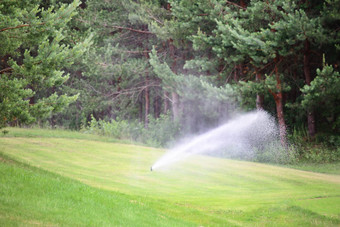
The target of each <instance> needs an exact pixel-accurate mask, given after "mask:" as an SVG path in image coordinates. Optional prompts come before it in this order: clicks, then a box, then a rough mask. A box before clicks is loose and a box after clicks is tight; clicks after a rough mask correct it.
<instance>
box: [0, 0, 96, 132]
mask: <svg viewBox="0 0 340 227" xmlns="http://www.w3.org/2000/svg"><path fill="white" fill-rule="evenodd" d="M42 3H43V2H42V1H29V2H27V1H7V0H6V1H2V2H1V3H0V21H1V24H0V40H1V41H0V42H1V43H0V45H1V48H0V58H1V65H0V66H1V68H0V81H1V84H0V86H1V89H0V101H1V102H0V127H4V126H5V125H6V124H7V123H10V122H14V123H15V122H17V123H32V122H34V121H36V120H37V119H44V118H46V117H48V116H50V115H51V114H52V113H56V112H60V111H61V110H62V109H63V108H65V107H66V106H68V105H69V103H71V102H74V101H75V100H76V99H77V95H73V96H68V95H67V94H62V93H60V91H59V90H58V89H59V88H60V86H61V85H62V84H64V83H65V82H66V81H67V80H68V78H69V75H68V74H67V73H65V72H64V69H66V68H67V67H70V66H71V65H72V64H73V62H74V60H75V59H76V58H77V57H79V56H80V55H82V53H84V51H85V50H86V48H87V47H88V46H89V45H90V40H89V39H87V40H85V41H83V42H80V43H77V44H75V45H72V46H70V45H68V44H67V43H66V42H65V40H66V38H65V37H66V36H67V35H68V33H67V29H66V28H67V24H68V22H69V21H70V20H71V18H72V17H73V16H74V15H75V13H76V8H77V7H78V5H79V4H80V2H79V1H74V2H72V3H71V4H69V5H64V4H62V5H60V7H58V8H54V7H50V8H42V7H41V6H42Z"/></svg>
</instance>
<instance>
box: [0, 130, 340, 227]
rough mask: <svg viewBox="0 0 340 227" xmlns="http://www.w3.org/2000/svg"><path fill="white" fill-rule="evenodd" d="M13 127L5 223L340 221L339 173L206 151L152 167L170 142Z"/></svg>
mask: <svg viewBox="0 0 340 227" xmlns="http://www.w3.org/2000/svg"><path fill="white" fill-rule="evenodd" d="M10 131H11V132H10V133H9V134H8V135H3V136H1V137H0V155H1V156H0V166H1V168H0V171H1V172H0V174H1V177H0V225H2V226H4V225H13V226H16V225H20V224H22V223H23V224H24V225H57V226H58V225H63V226H65V225H66V226H72V225H88V226H103V225H104V226H110V225H111V226H167V225H168V226H340V175H335V174H334V175H331V174H322V173H315V172H308V171H302V170H296V169H290V168H284V167H278V166H273V165H267V164H260V163H253V162H244V161H235V160H228V159H220V158H213V157H208V156H199V155H197V156H192V157H190V158H188V159H186V160H183V161H181V162H178V163H175V164H173V165H171V166H169V167H167V168H164V169H159V170H156V171H150V166H152V164H153V163H154V162H155V161H157V159H159V158H160V157H161V156H162V155H163V154H164V152H165V150H162V149H155V148H149V147H143V146H137V145H131V144H124V143H115V142H110V141H105V140H104V139H100V138H97V137H96V139H90V135H84V136H82V135H81V134H80V133H72V132H67V133H66V132H62V131H51V130H36V131H34V129H16V128H14V129H12V128H11V129H10ZM30 188H31V190H30ZM19 189H20V190H19ZM78 197H79V198H78ZM50 200H51V201H50ZM30 204H31V206H30ZM108 209H110V212H108V211H107V210H108ZM71 216H72V217H71Z"/></svg>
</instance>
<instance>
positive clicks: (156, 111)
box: [153, 94, 161, 118]
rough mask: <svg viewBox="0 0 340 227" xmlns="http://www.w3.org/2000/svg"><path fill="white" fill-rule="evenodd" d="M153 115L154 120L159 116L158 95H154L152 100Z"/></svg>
mask: <svg viewBox="0 0 340 227" xmlns="http://www.w3.org/2000/svg"><path fill="white" fill-rule="evenodd" d="M153 114H154V117H155V118H159V116H160V115H161V97H159V95H158V94H156V95H155V97H154V100H153Z"/></svg>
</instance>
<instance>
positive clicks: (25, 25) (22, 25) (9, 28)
mask: <svg viewBox="0 0 340 227" xmlns="http://www.w3.org/2000/svg"><path fill="white" fill-rule="evenodd" d="M29 26H31V25H30V24H21V25H18V26H15V27H8V28H3V29H0V32H4V31H7V30H11V29H17V28H23V27H29Z"/></svg>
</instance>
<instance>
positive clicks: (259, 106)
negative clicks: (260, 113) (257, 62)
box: [256, 69, 264, 110]
mask: <svg viewBox="0 0 340 227" xmlns="http://www.w3.org/2000/svg"><path fill="white" fill-rule="evenodd" d="M261 79H262V78H261V74H260V73H259V72H258V70H257V69H256V81H260V80H261ZM263 106H264V95H260V94H256V109H258V110H262V109H263Z"/></svg>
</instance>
